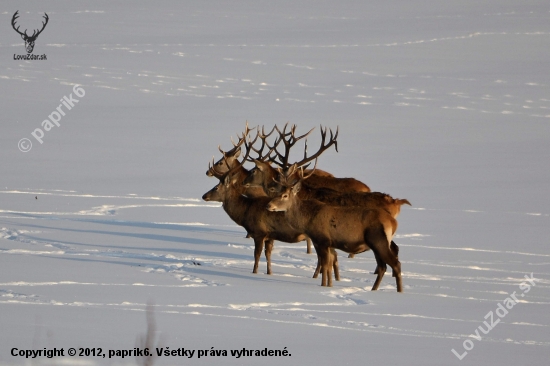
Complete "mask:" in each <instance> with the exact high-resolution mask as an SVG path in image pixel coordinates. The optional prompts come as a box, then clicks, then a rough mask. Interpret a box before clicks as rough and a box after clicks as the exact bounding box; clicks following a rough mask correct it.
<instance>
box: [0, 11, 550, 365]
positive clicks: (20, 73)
mask: <svg viewBox="0 0 550 366" xmlns="http://www.w3.org/2000/svg"><path fill="white" fill-rule="evenodd" d="M16 10H19V12H20V14H21V17H20V19H19V21H20V22H21V24H23V26H24V27H28V28H29V29H31V28H32V27H33V26H34V24H35V23H38V24H40V21H41V19H42V18H41V17H42V15H43V13H44V12H47V13H48V15H49V17H50V21H49V24H48V25H47V27H46V29H45V30H44V31H43V33H42V34H40V36H39V37H38V39H37V41H36V46H35V50H34V53H35V54H37V55H39V54H44V53H45V54H47V58H48V59H47V61H16V60H14V59H13V54H23V53H25V50H24V47H23V42H22V40H21V38H20V37H19V36H18V35H17V34H16V33H15V32H14V31H13V29H11V24H10V21H11V17H12V15H13V13H14V12H15V11H16ZM0 20H1V24H2V31H1V32H0V50H1V61H0V94H1V96H2V98H0V108H1V111H2V116H1V120H2V131H1V133H0V153H1V158H2V163H0V169H1V177H0V364H2V365H11V364H32V365H40V364H46V363H47V361H49V360H47V359H44V358H41V359H35V360H30V359H29V360H25V359H24V358H22V357H12V356H11V354H10V352H11V349H12V348H14V347H15V348H18V349H35V350H37V349H43V348H45V347H46V348H48V349H50V348H53V347H57V348H64V349H65V352H66V350H67V349H68V348H69V347H75V348H79V347H88V348H92V347H102V348H103V350H104V352H106V350H109V349H111V350H117V349H132V348H133V347H135V346H136V339H137V337H138V336H142V335H144V334H145V333H146V328H147V323H146V314H147V313H146V306H147V304H148V303H152V304H153V305H154V306H153V309H154V311H153V316H154V319H155V326H156V333H154V335H155V336H156V338H155V340H156V344H159V345H161V346H164V347H170V349H177V348H186V349H193V350H199V349H201V350H210V349H211V347H214V349H217V350H228V351H229V350H232V349H242V348H243V347H244V348H247V349H264V348H268V349H273V350H283V349H284V347H287V348H286V349H287V350H288V351H289V352H290V354H291V356H289V357H242V358H238V359H237V358H235V357H231V356H227V357H210V356H208V357H201V358H200V359H198V358H197V357H196V356H195V357H194V358H192V359H185V360H184V359H182V358H178V357H160V358H156V359H154V361H155V364H158V365H176V364H178V365H180V364H187V365H193V364H201V365H253V364H258V363H261V364H262V365H264V364H265V365H334V364H341V365H364V364H379V363H385V364H390V365H397V364H399V365H455V364H457V365H458V364H463V365H527V364H529V365H543V364H547V363H548V359H549V355H550V348H549V346H550V338H549V334H550V329H549V327H550V316H549V312H548V308H549V307H548V306H549V305H550V251H549V250H548V241H547V240H548V237H550V225H549V220H550V216H549V215H550V210H549V208H548V203H549V198H548V197H549V193H550V192H549V187H550V185H549V183H548V182H550V159H549V152H550V151H549V149H550V144H549V140H550V73H549V66H550V21H549V20H550V4H549V3H548V2H547V1H526V0H521V1H520V0H516V1H497V0H490V1H454V0H452V1H451V0H449V1H430V0H426V1H384V2H381V1H340V2H333V1H279V2H274V1H231V2H224V1H201V2H178V1H155V2H146V1H132V2H123V1H94V2H90V1H88V2H85V1H71V2H58V1H55V2H54V1H34V2H30V1H29V2H25V3H21V2H16V1H3V2H2V4H0ZM75 84H79V85H81V86H82V88H83V89H84V90H85V93H86V94H85V96H84V97H82V98H77V99H79V102H78V103H77V104H76V105H75V106H74V108H73V109H72V110H70V111H67V113H66V115H65V116H63V117H62V119H61V120H60V126H59V127H54V128H53V129H51V131H49V132H46V133H45V135H44V138H43V144H40V143H38V141H36V140H35V139H34V137H32V135H31V132H33V131H34V130H35V129H36V128H39V127H41V123H42V121H43V120H45V119H47V118H48V116H49V115H50V114H51V113H52V112H53V111H55V108H57V106H58V105H59V104H60V99H61V98H63V97H64V96H67V97H69V95H70V94H71V93H73V91H72V88H73V86H74V85H75ZM73 96H74V94H73ZM246 120H248V121H249V123H250V124H251V125H257V124H260V125H265V126H267V127H270V126H273V125H274V124H284V123H285V122H287V121H288V122H290V123H293V124H297V125H298V129H299V131H304V132H305V131H307V130H309V129H310V128H312V127H316V126H317V127H318V126H319V125H320V124H321V125H323V126H329V127H332V128H335V127H336V126H339V127H340V135H339V152H338V153H336V152H335V151H334V150H331V151H327V152H326V153H325V154H324V155H323V156H322V158H321V159H320V163H319V167H320V168H322V169H325V170H327V171H330V172H332V173H333V174H335V175H337V176H353V177H355V178H357V179H360V180H362V181H364V182H365V183H367V184H368V185H369V186H370V187H371V188H373V189H374V190H376V191H383V192H387V193H389V194H391V195H393V196H394V197H399V198H407V199H408V200H409V201H411V203H412V204H413V207H412V208H409V207H404V208H403V210H402V212H401V215H400V217H399V225H400V226H399V229H398V232H397V234H398V235H397V237H396V239H395V241H396V242H397V243H398V244H399V245H400V248H401V251H400V260H401V263H402V268H403V282H404V285H405V292H404V293H403V294H398V293H396V291H395V282H394V279H393V278H392V277H391V274H390V273H387V274H386V277H385V278H384V280H383V282H382V286H381V289H380V290H379V291H377V292H371V291H369V289H370V287H371V286H372V284H373V281H374V278H375V276H374V275H373V274H372V271H373V270H374V268H375V261H374V259H373V256H372V254H371V253H365V254H361V255H358V256H356V258H354V259H347V258H346V256H345V255H343V254H342V255H341V256H340V267H341V268H340V271H341V276H342V281H340V282H335V284H334V287H332V288H325V287H321V286H320V279H315V280H314V279H311V275H312V273H313V270H314V267H315V263H316V258H315V256H314V255H308V254H306V253H305V245H303V244H285V243H279V242H276V244H275V249H274V253H273V258H272V261H273V271H274V274H273V275H271V276H268V275H266V274H265V260H264V259H262V262H261V264H260V270H261V273H258V274H252V273H251V270H252V264H253V243H252V241H251V240H250V239H245V238H244V236H245V232H244V230H243V229H242V228H240V227H238V226H236V225H235V224H234V223H233V222H232V221H231V220H230V219H229V218H228V217H227V215H226V214H225V213H224V211H223V210H222V209H221V208H220V207H219V205H218V204H215V203H207V202H203V201H201V200H200V197H201V195H202V194H203V193H204V192H206V191H208V190H209V189H210V188H211V187H212V186H214V185H215V184H216V181H215V179H211V178H207V177H206V176H205V175H204V172H205V171H206V168H207V163H208V161H209V160H210V159H211V157H212V156H213V155H214V156H216V158H217V157H218V156H219V153H218V150H217V145H219V144H221V146H222V148H226V149H228V148H229V147H230V146H231V144H230V140H229V138H230V136H233V137H234V138H235V136H236V134H237V133H238V132H241V131H242V130H243V128H244V124H245V121H246ZM22 138H28V139H29V140H31V142H32V143H33V147H32V149H31V150H30V151H29V152H26V153H23V152H21V151H19V149H18V148H17V145H18V141H19V140H21V139H22ZM315 138H318V132H315V134H314V136H313V137H312V140H311V142H310V146H315ZM531 273H533V275H534V277H535V278H537V279H539V281H537V282H536V285H535V286H534V287H532V288H531V290H530V291H529V293H524V295H525V296H524V297H522V298H521V299H520V301H521V302H520V303H518V304H517V305H516V306H514V307H513V308H512V309H510V311H509V313H508V314H507V315H506V316H505V317H504V318H502V319H501V321H500V323H499V324H498V325H496V326H495V327H494V329H492V330H491V331H490V332H489V333H488V334H487V335H485V334H482V333H480V335H481V336H482V338H481V340H478V339H476V338H474V337H475V336H476V334H475V331H476V329H478V327H480V326H481V327H484V325H483V321H486V320H487V319H485V316H486V315H487V314H488V313H489V312H490V311H493V312H494V311H496V309H497V304H498V303H499V302H500V303H502V301H504V300H505V299H506V298H507V297H508V296H509V294H512V293H513V292H514V291H516V293H517V294H521V293H522V290H520V287H519V286H520V284H521V283H522V282H524V281H525V278H524V276H525V275H527V274H531ZM495 317H496V315H495ZM478 333H479V332H478ZM468 340H470V342H471V344H472V345H473V346H474V348H473V349H471V350H470V351H468V354H467V355H466V356H465V357H464V358H463V359H462V361H459V359H458V358H457V357H456V356H455V355H454V354H453V353H452V351H451V349H455V351H456V352H457V353H458V354H462V353H463V352H464V351H465V350H464V346H463V344H466V345H467V346H468V347H469V345H470V343H468V342H465V341H468ZM51 362H52V364H56V365H65V364H66V365H96V364H98V365H99V364H100V365H103V364H106V365H126V364H128V365H129V364H136V363H139V364H143V360H141V359H135V358H133V357H130V358H125V359H121V358H116V359H108V358H106V359H102V358H92V357H88V358H79V357H68V356H67V357H61V358H54V359H52V360H51Z"/></svg>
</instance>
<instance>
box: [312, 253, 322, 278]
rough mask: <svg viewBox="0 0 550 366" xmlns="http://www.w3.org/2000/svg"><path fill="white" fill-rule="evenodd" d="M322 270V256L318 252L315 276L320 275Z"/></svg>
mask: <svg viewBox="0 0 550 366" xmlns="http://www.w3.org/2000/svg"><path fill="white" fill-rule="evenodd" d="M320 271H321V257H319V254H317V267H315V272H314V273H313V278H317V277H319V272H320Z"/></svg>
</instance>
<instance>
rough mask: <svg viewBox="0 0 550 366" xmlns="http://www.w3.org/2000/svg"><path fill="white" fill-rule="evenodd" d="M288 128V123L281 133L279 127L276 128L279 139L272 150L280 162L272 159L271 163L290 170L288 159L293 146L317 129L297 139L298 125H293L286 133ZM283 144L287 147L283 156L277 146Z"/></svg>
mask: <svg viewBox="0 0 550 366" xmlns="http://www.w3.org/2000/svg"><path fill="white" fill-rule="evenodd" d="M287 127H288V122H287V123H286V124H285V127H284V128H283V131H282V132H281V130H279V128H278V127H277V126H275V129H276V130H277V132H279V138H277V140H276V141H275V144H274V146H273V148H272V150H273V151H274V152H275V155H276V157H277V158H278V159H279V161H276V160H275V159H270V160H271V162H273V163H275V164H277V165H279V166H280V167H281V168H283V169H285V168H288V166H289V165H288V158H289V155H290V149H291V148H292V146H294V145H295V144H296V143H297V142H298V141H300V140H301V139H303V138H304V137H306V136H307V135H309V134H310V133H311V131H313V130H314V129H315V128H312V129H311V130H309V131H308V132H307V133H305V134H303V135H302V136H299V137H296V125H292V127H290V131H289V132H286V128H287ZM281 142H282V143H283V144H284V145H285V151H284V155H283V154H281V153H280V152H279V151H278V150H277V146H278V145H279V143H281Z"/></svg>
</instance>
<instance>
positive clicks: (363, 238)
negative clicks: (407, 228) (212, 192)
mask: <svg viewBox="0 0 550 366" xmlns="http://www.w3.org/2000/svg"><path fill="white" fill-rule="evenodd" d="M302 182H303V180H302V179H300V180H299V181H298V182H297V183H294V184H289V183H288V182H284V183H285V186H286V188H285V190H284V191H283V193H282V194H281V195H280V196H278V197H276V198H274V199H272V200H271V202H270V203H269V204H268V206H267V208H268V210H269V211H272V212H278V211H284V212H285V217H286V218H287V219H288V221H289V222H290V223H291V225H292V227H293V228H294V229H296V230H298V231H303V232H304V233H306V234H307V235H308V236H309V237H310V238H311V240H312V241H313V245H314V246H315V250H316V251H317V255H318V257H319V258H320V259H319V260H320V262H321V273H322V280H321V286H332V277H331V271H332V266H331V261H332V256H331V254H330V253H331V251H332V250H334V248H336V249H340V250H342V251H344V252H347V253H360V252H363V251H365V250H368V249H371V250H372V251H373V253H374V257H375V258H376V263H377V265H378V266H377V270H376V274H377V277H376V280H375V282H374V285H373V287H372V290H373V291H374V290H377V289H378V287H379V286H380V283H381V282H382V277H383V276H384V273H385V272H386V264H388V265H389V266H390V267H391V268H392V269H393V276H394V277H395V279H396V285H397V291H398V292H402V291H403V283H402V280H401V263H400V262H399V260H398V258H397V255H396V254H395V253H394V252H393V251H392V250H391V246H390V245H391V241H392V238H393V236H394V234H395V231H396V230H397V221H396V220H395V219H394V218H393V217H392V216H391V215H390V214H389V213H388V212H387V211H386V210H383V209H366V208H362V207H337V206H329V205H327V204H325V203H322V202H319V201H316V200H301V199H299V198H298V192H299V191H300V189H301V188H302Z"/></svg>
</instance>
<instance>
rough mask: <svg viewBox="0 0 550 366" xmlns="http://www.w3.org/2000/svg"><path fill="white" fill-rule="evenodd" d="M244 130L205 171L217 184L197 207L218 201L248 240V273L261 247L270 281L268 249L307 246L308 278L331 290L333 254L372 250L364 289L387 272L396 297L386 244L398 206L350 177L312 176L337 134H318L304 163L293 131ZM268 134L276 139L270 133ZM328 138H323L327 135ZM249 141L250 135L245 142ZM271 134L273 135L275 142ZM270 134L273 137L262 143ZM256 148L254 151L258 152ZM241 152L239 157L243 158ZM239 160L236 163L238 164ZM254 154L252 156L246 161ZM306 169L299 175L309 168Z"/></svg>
mask: <svg viewBox="0 0 550 366" xmlns="http://www.w3.org/2000/svg"><path fill="white" fill-rule="evenodd" d="M253 130H254V129H251V128H249V127H248V124H247V125H246V128H245V131H244V132H243V133H242V135H241V136H239V140H238V142H236V143H235V142H233V141H232V142H233V146H234V147H233V148H232V149H231V150H229V151H223V150H222V149H221V148H220V147H219V146H218V149H219V150H220V152H221V153H222V155H223V156H222V158H221V159H220V160H218V161H217V162H214V161H212V163H211V164H209V167H208V171H207V172H206V174H207V175H208V176H211V177H216V178H218V179H219V181H220V182H219V184H218V185H216V186H215V187H214V188H212V189H211V190H210V191H208V192H207V193H205V194H204V195H203V197H202V198H203V199H204V200H205V201H218V202H221V203H222V207H223V209H224V210H225V212H226V213H227V214H228V215H229V217H230V218H231V219H232V220H233V221H234V222H235V223H237V224H238V225H240V226H242V227H244V228H245V230H246V231H247V237H250V238H253V239H254V269H253V271H252V272H253V273H257V272H258V265H259V262H260V256H261V253H262V250H263V249H264V247H265V257H266V262H267V274H271V273H272V271H271V251H272V250H273V242H274V241H275V240H279V241H282V242H285V243H297V242H299V241H302V240H306V241H307V252H308V253H311V243H312V242H313V246H314V248H315V251H316V252H317V268H316V270H315V273H314V274H313V278H317V276H318V275H319V273H321V285H322V286H332V272H333V271H334V278H335V279H336V280H337V281H338V280H339V279H340V274H339V270H338V255H337V252H336V250H335V249H339V250H342V251H344V252H346V253H349V257H350V258H351V257H353V255H354V254H357V253H362V252H364V251H368V250H372V252H373V254H374V257H375V259H376V264H377V266H376V269H375V271H374V273H375V274H376V275H377V277H376V280H375V282H374V285H373V286H372V290H373V291H374V290H377V289H378V287H379V286H380V282H381V281H382V277H383V276H384V273H385V272H386V266H387V265H389V266H390V267H391V268H392V271H393V277H395V280H396V285H397V291H398V292H402V291H403V283H402V279H401V263H400V262H399V259H398V252H399V247H398V246H397V244H395V243H394V242H393V240H392V239H393V236H394V235H395V231H396V229H397V220H396V218H397V216H398V215H399V212H400V210H401V206H402V205H403V204H408V205H410V203H409V201H407V200H406V199H395V198H393V197H391V196H390V195H387V194H385V193H379V192H371V191H370V188H369V187H368V186H367V185H366V184H364V183H362V182H360V181H358V180H356V179H354V178H336V177H334V176H333V175H332V174H330V173H328V172H325V171H322V170H320V169H317V159H318V158H319V156H320V155H321V154H322V153H323V152H324V151H326V150H327V149H329V148H330V147H332V146H334V147H335V149H336V150H338V145H337V141H336V139H337V137H338V129H336V132H335V133H334V132H333V131H332V130H331V129H328V131H327V128H323V127H321V146H320V147H319V149H318V151H317V152H316V153H314V154H312V155H310V156H308V153H307V136H308V135H309V134H310V133H311V132H312V131H313V129H311V130H310V131H309V132H307V133H305V134H303V135H301V136H296V125H293V126H291V127H290V128H288V124H286V125H285V126H284V128H283V129H282V130H281V129H280V128H279V127H278V126H275V127H273V129H272V130H271V131H270V132H268V133H266V132H265V129H264V128H263V127H262V129H261V131H260V128H259V127H258V128H257V129H256V132H255V133H254V132H253ZM275 132H277V133H276V134H275ZM328 133H330V136H328ZM254 134H255V136H253V135H254ZM277 134H278V136H277ZM271 135H275V136H276V137H275V138H274V139H273V138H271V139H270V136H271ZM302 139H304V145H305V148H304V157H303V159H302V160H300V161H297V162H294V163H290V162H289V158H290V151H291V149H292V147H293V146H294V145H295V144H296V143H297V142H298V141H300V140H302ZM270 141H271V142H270ZM258 145H259V146H258ZM243 150H244V151H243ZM241 154H242V157H241ZM251 154H252V155H255V156H254V157H252V156H251ZM313 161H315V163H314V166H313V169H307V168H308V166H309V165H310V164H311V163H312V162H313ZM246 162H252V163H254V164H255V167H254V168H252V169H251V170H248V169H246V168H245V167H244V164H245V163H246Z"/></svg>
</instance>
